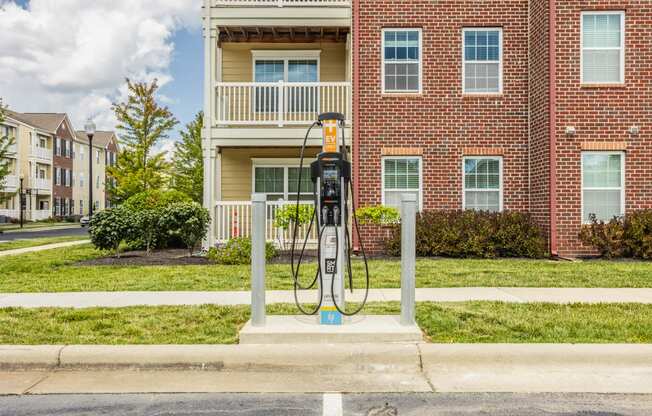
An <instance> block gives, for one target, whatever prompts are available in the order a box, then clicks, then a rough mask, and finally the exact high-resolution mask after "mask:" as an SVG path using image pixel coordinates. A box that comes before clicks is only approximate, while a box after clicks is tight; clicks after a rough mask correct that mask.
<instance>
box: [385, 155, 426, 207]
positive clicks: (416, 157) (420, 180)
mask: <svg viewBox="0 0 652 416" xmlns="http://www.w3.org/2000/svg"><path fill="white" fill-rule="evenodd" d="M387 160H418V161H419V203H418V207H417V210H418V211H419V212H421V211H423V156H383V157H381V158H380V166H381V167H380V171H381V172H380V198H381V205H383V206H385V161H387ZM388 191H392V192H401V191H403V192H406V193H411V192H414V189H388Z"/></svg>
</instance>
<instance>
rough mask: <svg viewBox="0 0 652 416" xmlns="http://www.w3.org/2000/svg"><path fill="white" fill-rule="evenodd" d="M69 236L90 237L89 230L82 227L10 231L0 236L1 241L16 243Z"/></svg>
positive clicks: (72, 225)
mask: <svg viewBox="0 0 652 416" xmlns="http://www.w3.org/2000/svg"><path fill="white" fill-rule="evenodd" d="M67 236H80V237H87V236H88V228H82V227H80V226H74V224H71V226H70V227H67V226H66V227H63V226H60V227H51V228H46V229H37V230H34V231H9V232H6V233H2V234H0V241H14V240H31V239H34V238H49V237H67Z"/></svg>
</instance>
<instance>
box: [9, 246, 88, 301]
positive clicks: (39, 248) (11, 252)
mask: <svg viewBox="0 0 652 416" xmlns="http://www.w3.org/2000/svg"><path fill="white" fill-rule="evenodd" d="M88 243H90V240H79V241H68V242H65V243H56V244H46V245H43V246H36V247H27V248H19V249H16V250H5V251H0V257H7V256H17V255H20V254H27V253H36V252H38V251H44V250H53V249H56V248H65V247H73V246H79V245H82V244H88ZM0 296H1V295H0Z"/></svg>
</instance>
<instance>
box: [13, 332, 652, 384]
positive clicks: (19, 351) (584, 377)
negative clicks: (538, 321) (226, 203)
mask: <svg viewBox="0 0 652 416" xmlns="http://www.w3.org/2000/svg"><path fill="white" fill-rule="evenodd" d="M183 392H233V393H239V392H276V393H292V392H305V393H308V392H351V393H355V392H514V393H538V392H539V393H544V392H551V393H552V392H591V393H630V394H633V393H641V394H650V393H652V345H631V344H622V345H613V344H612V345H569V344H555V345H552V344H445V345H444V344H348V345H328V348H315V346H314V345H296V344H293V345H264V344H263V345H195V346H179V345H158V346H157V345H152V346H134V345H131V346H129V345H126V346H82V345H76V346H75V345H73V346H0V394H27V393H29V394H70V393H183Z"/></svg>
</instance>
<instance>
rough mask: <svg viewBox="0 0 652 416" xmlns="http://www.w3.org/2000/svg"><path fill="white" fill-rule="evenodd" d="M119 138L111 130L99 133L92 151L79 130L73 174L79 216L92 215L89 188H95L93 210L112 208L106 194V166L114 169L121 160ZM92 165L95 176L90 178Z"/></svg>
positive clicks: (85, 137) (76, 136)
mask: <svg viewBox="0 0 652 416" xmlns="http://www.w3.org/2000/svg"><path fill="white" fill-rule="evenodd" d="M118 150H119V147H118V137H117V136H116V134H115V133H114V132H112V131H97V132H96V133H95V136H94V137H93V149H92V151H91V149H89V146H88V137H87V136H86V133H85V132H83V131H78V132H76V134H75V138H74V155H75V156H74V165H75V170H74V173H73V176H74V182H75V186H74V188H73V199H74V201H75V204H76V207H77V212H78V213H79V215H88V213H89V209H88V207H89V204H90V202H89V189H90V186H92V187H93V210H94V211H95V212H96V211H101V210H103V209H105V208H110V201H109V200H108V195H107V192H106V187H107V181H108V180H109V178H108V177H107V167H109V166H115V164H116V163H117V160H118ZM90 163H92V164H93V175H92V177H91V175H90Z"/></svg>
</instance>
